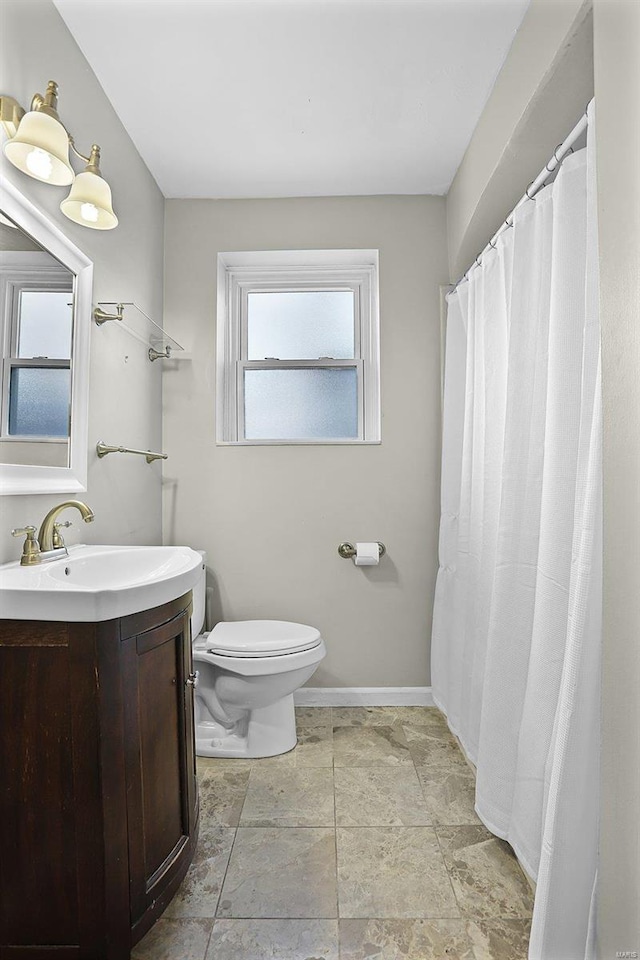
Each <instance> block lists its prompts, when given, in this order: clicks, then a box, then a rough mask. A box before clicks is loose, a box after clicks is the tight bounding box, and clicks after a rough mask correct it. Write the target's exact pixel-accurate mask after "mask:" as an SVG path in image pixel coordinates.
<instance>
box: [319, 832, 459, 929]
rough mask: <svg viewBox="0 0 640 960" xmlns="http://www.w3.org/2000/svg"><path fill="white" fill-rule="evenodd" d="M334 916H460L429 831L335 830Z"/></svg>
mask: <svg viewBox="0 0 640 960" xmlns="http://www.w3.org/2000/svg"><path fill="white" fill-rule="evenodd" d="M336 835H337V845H338V896H339V904H340V917H341V918H343V917H367V918H371V917H378V918H395V919H399V918H402V917H407V918H408V917H413V918H416V919H418V918H422V917H425V918H454V917H459V916H460V911H459V909H458V905H457V903H456V899H455V897H454V895H453V890H452V889H451V884H450V882H449V877H448V875H447V871H446V869H445V865H444V861H443V859H442V854H441V852H440V848H439V846H438V841H437V838H436V834H435V831H434V830H433V829H432V828H430V827H354V828H346V827H340V828H338V829H337V831H336Z"/></svg>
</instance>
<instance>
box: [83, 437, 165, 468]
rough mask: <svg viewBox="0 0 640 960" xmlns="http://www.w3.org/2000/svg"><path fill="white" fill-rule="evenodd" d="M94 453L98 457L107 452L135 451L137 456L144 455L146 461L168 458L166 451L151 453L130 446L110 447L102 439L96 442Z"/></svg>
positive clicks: (103, 455) (104, 455) (151, 461)
mask: <svg viewBox="0 0 640 960" xmlns="http://www.w3.org/2000/svg"><path fill="white" fill-rule="evenodd" d="M96 453H97V454H98V456H99V457H106V455H107V454H108V453H135V454H137V455H138V456H141V457H145V458H146V461H147V463H153V461H154V460H168V459H169V454H168V453H152V451H151V450H132V449H131V448H130V447H112V446H109V445H108V444H106V443H103V442H102V440H98V442H97V443H96Z"/></svg>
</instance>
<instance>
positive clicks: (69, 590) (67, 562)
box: [0, 546, 202, 622]
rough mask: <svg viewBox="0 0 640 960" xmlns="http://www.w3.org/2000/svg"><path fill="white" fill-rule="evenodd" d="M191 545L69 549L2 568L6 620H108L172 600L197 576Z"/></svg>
mask: <svg viewBox="0 0 640 960" xmlns="http://www.w3.org/2000/svg"><path fill="white" fill-rule="evenodd" d="M201 567H202V557H201V556H200V554H199V553H196V551H195V550H191V548H190V547H111V546H74V547H69V556H67V557H61V559H60V560H51V561H49V562H47V563H41V564H37V565H35V566H33V567H22V566H20V562H19V561H16V562H14V563H5V564H3V565H2V566H0V617H2V619H5V620H63V621H73V622H87V621H97V620H112V619H114V618H115V617H123V616H127V615H128V614H130V613H138V612H139V611H141V610H149V609H151V607H157V606H159V605H160V604H161V603H168V601H169V600H175V599H176V597H181V596H182V595H183V594H185V593H187V592H188V591H189V590H191V589H192V588H193V587H194V586H195V584H196V583H197V581H198V578H199V577H200V571H201Z"/></svg>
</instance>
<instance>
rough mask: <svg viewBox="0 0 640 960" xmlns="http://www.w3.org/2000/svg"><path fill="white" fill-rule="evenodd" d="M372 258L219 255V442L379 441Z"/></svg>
mask: <svg viewBox="0 0 640 960" xmlns="http://www.w3.org/2000/svg"><path fill="white" fill-rule="evenodd" d="M378 327H379V323H378V251H377V250H318V251H308V250H307V251H262V252H257V253H221V254H219V256H218V416H217V439H218V442H219V443H242V444H267V443H378V442H379V441H380V399H379V347H378Z"/></svg>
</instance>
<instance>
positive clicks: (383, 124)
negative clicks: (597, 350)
mask: <svg viewBox="0 0 640 960" xmlns="http://www.w3.org/2000/svg"><path fill="white" fill-rule="evenodd" d="M54 2H55V4H56V6H57V8H58V10H59V11H60V13H61V15H62V16H63V18H64V20H65V22H66V24H67V26H68V27H69V29H70V31H71V33H72V34H73V35H74V37H75V39H76V41H77V43H78V44H79V46H80V48H81V50H82V51H83V53H84V55H85V56H86V58H87V60H88V61H89V63H90V65H91V67H92V68H93V70H94V72H95V73H96V75H97V77H98V79H99V81H100V83H101V84H102V87H103V88H104V91H105V93H106V94H107V96H108V97H109V99H110V100H111V103H112V104H113V106H114V108H115V110H116V112H117V113H118V115H119V116H120V118H121V120H122V122H123V124H124V126H125V127H126V129H127V130H128V132H129V134H130V136H131V137H132V139H133V141H134V142H135V144H136V146H137V148H138V150H139V151H140V154H141V155H142V157H143V159H144V161H145V163H146V164H147V166H148V167H149V169H150V170H151V172H152V174H153V175H154V177H155V178H156V180H157V182H158V184H159V186H160V189H161V190H162V192H163V193H164V195H165V196H166V197H286V196H289V197H291V196H332V195H358V194H359V195H368V194H393V193H405V194H412V193H432V194H443V193H446V191H447V189H448V187H449V185H450V183H451V180H452V179H453V176H454V174H455V172H456V169H457V167H458V164H459V163H460V160H461V159H462V156H463V154H464V151H465V148H466V146H467V144H468V142H469V139H470V137H471V134H472V132H473V129H474V127H475V125H476V123H477V121H478V118H479V116H480V114H481V112H482V108H483V106H484V104H485V102H486V99H487V97H488V95H489V93H490V91H491V88H492V86H493V83H494V81H495V78H496V76H497V74H498V72H499V70H500V67H501V65H502V62H503V61H504V58H505V56H506V54H507V51H508V50H509V47H510V45H511V43H512V41H513V37H514V35H515V33H516V30H517V29H518V26H519V25H520V22H521V20H522V18H523V16H524V13H525V11H526V8H527V6H528V3H529V0H54ZM96 136H98V134H96ZM104 159H105V164H104V165H105V170H106V169H107V167H108V153H107V151H106V150H105V157H104Z"/></svg>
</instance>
